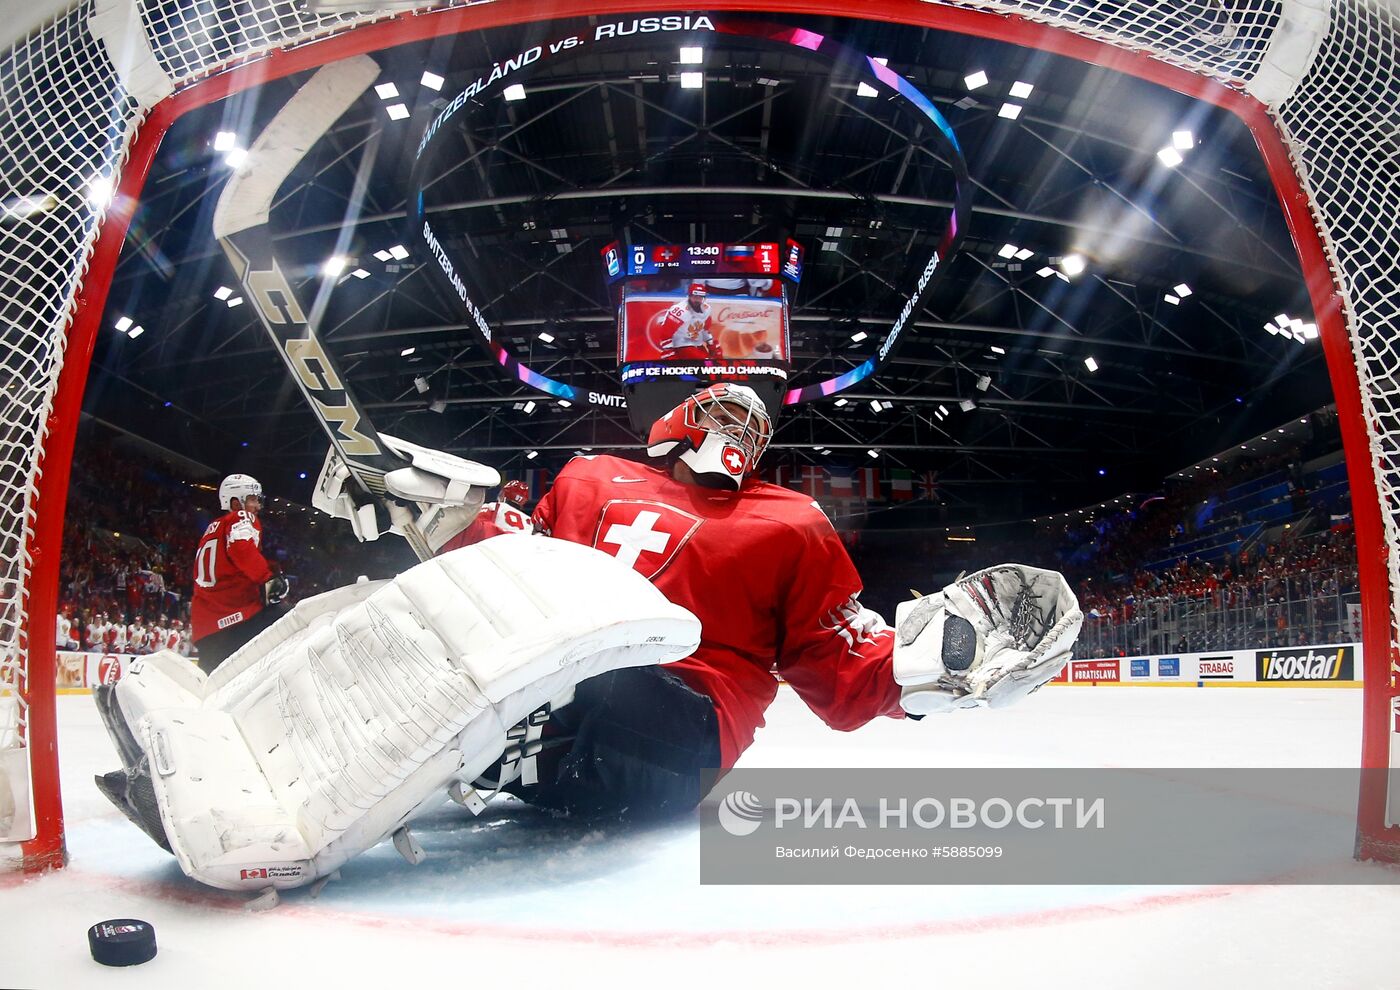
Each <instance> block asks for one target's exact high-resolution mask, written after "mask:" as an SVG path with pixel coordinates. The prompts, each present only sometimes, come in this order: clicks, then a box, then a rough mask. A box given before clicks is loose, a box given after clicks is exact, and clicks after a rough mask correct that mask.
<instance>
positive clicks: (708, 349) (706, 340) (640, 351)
mask: <svg viewBox="0 0 1400 990" xmlns="http://www.w3.org/2000/svg"><path fill="white" fill-rule="evenodd" d="M619 323H620V325H619V336H620V341H619V343H620V347H619V354H620V356H621V359H622V363H623V364H634V363H637V362H642V361H705V360H712V361H736V360H744V361H747V360H757V361H786V360H788V357H789V353H790V351H789V347H788V332H787V300H786V298H785V294H784V287H783V283H782V281H781V280H780V279H776V278H766V277H751V276H716V277H711V278H677V277H665V276H662V277H654V278H633V279H629V280H628V282H627V283H626V285H625V287H624V289H623V295H622V304H621V307H620V312H619Z"/></svg>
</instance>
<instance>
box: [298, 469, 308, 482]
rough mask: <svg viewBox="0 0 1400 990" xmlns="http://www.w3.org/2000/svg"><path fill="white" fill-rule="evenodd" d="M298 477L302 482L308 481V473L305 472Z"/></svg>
mask: <svg viewBox="0 0 1400 990" xmlns="http://www.w3.org/2000/svg"><path fill="white" fill-rule="evenodd" d="M297 477H298V478H300V479H301V480H302V481H305V480H306V472H305V471H302V472H300V473H299V474H298V475H297Z"/></svg>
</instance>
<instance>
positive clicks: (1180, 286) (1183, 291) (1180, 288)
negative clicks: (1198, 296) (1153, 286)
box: [1172, 282, 1191, 299]
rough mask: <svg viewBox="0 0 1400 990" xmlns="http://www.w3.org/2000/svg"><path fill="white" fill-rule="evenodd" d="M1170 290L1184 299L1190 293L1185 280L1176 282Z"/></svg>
mask: <svg viewBox="0 0 1400 990" xmlns="http://www.w3.org/2000/svg"><path fill="white" fill-rule="evenodd" d="M1172 291H1173V292H1175V293H1176V294H1177V295H1178V296H1180V297H1181V298H1182V299H1185V298H1186V297H1187V296H1189V295H1191V286H1189V285H1187V284H1186V283H1185V282H1178V283H1177V284H1176V285H1173V286H1172Z"/></svg>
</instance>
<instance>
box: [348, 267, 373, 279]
mask: <svg viewBox="0 0 1400 990" xmlns="http://www.w3.org/2000/svg"><path fill="white" fill-rule="evenodd" d="M350 274H351V275H353V276H354V277H355V278H358V279H360V280H361V281H363V280H364V279H367V278H369V272H368V271H366V270H365V269H363V268H356V269H355V270H354V271H353V272H351V273H350Z"/></svg>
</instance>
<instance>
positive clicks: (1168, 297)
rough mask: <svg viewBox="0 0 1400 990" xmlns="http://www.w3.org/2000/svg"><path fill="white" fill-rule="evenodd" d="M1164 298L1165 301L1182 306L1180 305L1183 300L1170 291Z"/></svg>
mask: <svg viewBox="0 0 1400 990" xmlns="http://www.w3.org/2000/svg"><path fill="white" fill-rule="evenodd" d="M1162 299H1163V300H1164V301H1165V302H1168V303H1170V304H1171V305H1173V306H1180V305H1181V300H1180V299H1178V298H1177V297H1176V296H1174V295H1172V294H1171V293H1170V292H1168V293H1167V294H1166V295H1165V296H1163V297H1162Z"/></svg>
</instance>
